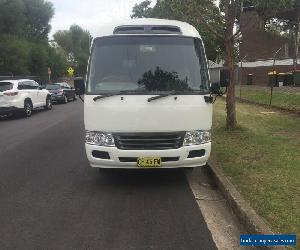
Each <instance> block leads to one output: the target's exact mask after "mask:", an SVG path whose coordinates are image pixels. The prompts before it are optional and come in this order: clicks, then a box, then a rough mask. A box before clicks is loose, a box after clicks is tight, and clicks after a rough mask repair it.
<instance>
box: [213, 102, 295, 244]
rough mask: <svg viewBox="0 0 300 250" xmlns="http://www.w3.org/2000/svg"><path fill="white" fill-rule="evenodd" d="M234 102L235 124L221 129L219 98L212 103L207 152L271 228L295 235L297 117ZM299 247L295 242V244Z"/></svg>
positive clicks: (222, 126)
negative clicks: (231, 128) (210, 139)
mask: <svg viewBox="0 0 300 250" xmlns="http://www.w3.org/2000/svg"><path fill="white" fill-rule="evenodd" d="M265 111H270V110H265V109H264V108H262V107H258V106H255V105H248V104H237V119H238V123H239V128H238V129H237V130H234V131H228V130H226V129H225V118H226V114H225V103H224V102H223V101H222V100H218V101H217V102H216V104H215V107H214V127H213V151H214V152H215V153H216V155H217V157H218V160H219V161H220V162H221V163H222V165H223V168H224V172H225V174H226V175H227V176H228V177H229V178H230V179H231V181H232V182H233V183H234V185H235V186H236V187H237V189H238V190H239V191H240V192H241V194H242V195H243V197H244V198H245V199H246V200H247V201H248V202H249V203H250V205H251V206H252V207H253V208H254V209H255V210H256V211H257V213H258V214H259V215H261V216H262V217H263V218H265V220H266V221H267V222H268V223H269V225H270V226H271V228H272V229H273V230H274V231H275V232H279V233H286V234H291V233H296V234H297V235H298V242H299V238H300V118H299V117H297V116H296V115H290V114H285V113H281V112H277V111H275V113H274V114H271V113H261V112H265ZM299 249H300V245H299Z"/></svg>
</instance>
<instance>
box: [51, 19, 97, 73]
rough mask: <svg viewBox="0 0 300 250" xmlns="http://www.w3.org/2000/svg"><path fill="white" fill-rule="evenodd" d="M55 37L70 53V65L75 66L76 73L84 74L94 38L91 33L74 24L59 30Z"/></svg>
mask: <svg viewBox="0 0 300 250" xmlns="http://www.w3.org/2000/svg"><path fill="white" fill-rule="evenodd" d="M53 37H54V40H55V42H56V43H57V44H58V45H59V46H60V47H61V48H63V49H64V50H65V51H66V53H67V54H68V61H69V64H70V65H69V66H73V67H74V68H75V73H76V75H84V74H85V73H86V68H87V62H88V58H89V49H90V42H91V39H92V37H91V35H90V33H89V32H88V31H86V30H83V29H82V28H81V27H80V26H78V25H72V26H71V27H70V29H69V30H61V31H57V32H56V33H55V34H54V36H53Z"/></svg>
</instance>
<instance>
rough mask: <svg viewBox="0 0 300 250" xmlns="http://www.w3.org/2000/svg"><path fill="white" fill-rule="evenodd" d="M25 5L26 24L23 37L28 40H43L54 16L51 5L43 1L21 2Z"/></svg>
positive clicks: (30, 0) (26, 0)
mask: <svg viewBox="0 0 300 250" xmlns="http://www.w3.org/2000/svg"><path fill="white" fill-rule="evenodd" d="M23 1H24V4H25V13H24V14H25V16H26V22H25V27H24V32H25V37H26V38H27V39H29V40H32V39H33V40H45V39H47V37H48V33H49V32H50V29H51V26H50V24H49V22H50V20H51V18H52V17H53V15H54V9H53V5H52V3H50V2H48V1H45V0H23Z"/></svg>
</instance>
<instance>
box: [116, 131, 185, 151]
mask: <svg viewBox="0 0 300 250" xmlns="http://www.w3.org/2000/svg"><path fill="white" fill-rule="evenodd" d="M184 135H185V133H184V132H172V133H117V134H114V139H115V143H116V146H117V148H119V149H123V150H166V149H177V148H180V147H182V143H183V139H184Z"/></svg>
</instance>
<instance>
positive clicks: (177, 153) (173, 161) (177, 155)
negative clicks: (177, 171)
mask: <svg viewBox="0 0 300 250" xmlns="http://www.w3.org/2000/svg"><path fill="white" fill-rule="evenodd" d="M85 149H86V154H87V158H88V160H89V162H90V165H91V167H96V168H124V169H140V167H138V166H137V159H138V158H140V157H161V161H162V163H161V168H184V167H187V168H192V167H198V166H203V165H206V163H207V161H208V158H209V156H210V152H211V143H206V144H201V145H194V146H186V147H181V148H179V149H169V150H120V149H118V148H116V147H102V146H96V145H90V144H85Z"/></svg>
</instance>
